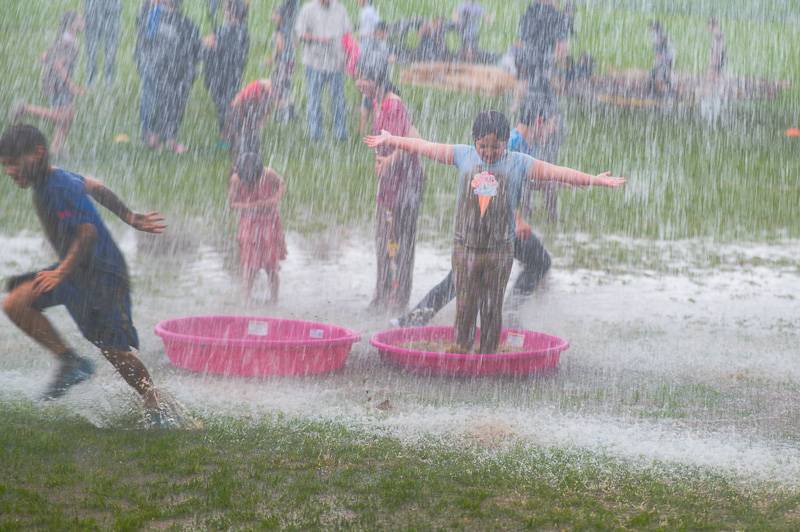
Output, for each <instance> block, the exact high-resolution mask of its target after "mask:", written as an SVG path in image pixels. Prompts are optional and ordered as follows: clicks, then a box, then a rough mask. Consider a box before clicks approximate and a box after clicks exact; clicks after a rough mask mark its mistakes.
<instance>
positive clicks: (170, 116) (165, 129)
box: [147, 80, 192, 140]
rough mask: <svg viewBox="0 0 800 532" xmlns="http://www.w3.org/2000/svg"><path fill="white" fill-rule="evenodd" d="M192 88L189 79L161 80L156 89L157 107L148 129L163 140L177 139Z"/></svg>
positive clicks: (151, 115) (152, 113)
mask: <svg viewBox="0 0 800 532" xmlns="http://www.w3.org/2000/svg"><path fill="white" fill-rule="evenodd" d="M191 88H192V84H191V83H190V82H189V81H178V82H175V81H166V80H165V81H159V82H158V83H157V84H156V90H155V109H154V110H153V111H152V112H151V113H150V125H149V127H148V128H147V129H148V130H149V131H152V132H153V133H155V134H156V135H158V137H159V138H160V139H161V140H175V139H176V138H177V137H178V129H180V125H181V122H182V121H183V113H184V112H185V111H186V103H187V101H188V99H189V91H190V90H191Z"/></svg>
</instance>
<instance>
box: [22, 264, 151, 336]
mask: <svg viewBox="0 0 800 532" xmlns="http://www.w3.org/2000/svg"><path fill="white" fill-rule="evenodd" d="M53 268H55V266H53V267H51V268H49V269H53ZM59 305H64V306H65V307H66V308H67V311H68V312H69V315H70V316H71V317H72V319H73V320H74V321H75V323H76V324H77V325H78V328H79V329H80V331H81V334H83V337H84V338H86V339H87V340H89V341H90V342H92V343H93V344H94V345H96V346H97V347H99V348H100V349H103V350H106V349H113V350H118V351H129V350H130V349H131V348H133V349H139V336H138V333H137V332H136V328H135V327H134V326H133V320H132V319H131V297H130V290H129V288H128V285H127V283H122V282H120V279H119V277H117V276H114V275H111V274H108V273H96V274H94V275H93V276H92V277H91V278H90V279H88V278H86V277H84V276H79V277H75V278H72V279H67V280H65V281H62V282H61V284H59V285H58V286H57V287H55V288H54V289H53V290H51V291H50V292H47V293H45V294H42V295H40V296H39V297H37V298H36V300H35V301H34V302H33V307H34V308H35V309H37V310H40V311H42V310H45V309H47V308H50V307H55V306H59Z"/></svg>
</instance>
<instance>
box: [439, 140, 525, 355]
mask: <svg viewBox="0 0 800 532" xmlns="http://www.w3.org/2000/svg"><path fill="white" fill-rule="evenodd" d="M453 154H454V159H453V164H454V165H455V166H456V167H457V168H458V170H459V174H460V175H459V183H458V196H457V206H456V220H455V224H454V225H455V234H454V248H453V273H454V276H455V286H456V322H455V334H456V341H457V343H458V345H459V347H460V348H461V349H462V350H464V351H467V352H469V351H471V350H472V348H473V343H474V338H475V324H476V322H477V317H478V314H479V313H480V319H481V344H480V348H479V350H480V352H481V353H493V352H495V351H496V350H497V347H498V343H499V340H500V331H501V329H502V312H503V294H504V293H505V287H506V284H507V283H508V279H509V276H510V275H511V267H512V265H513V262H514V236H515V234H514V212H515V211H516V209H517V206H518V204H519V201H520V198H521V196H522V193H523V191H524V189H525V183H526V182H527V180H528V177H527V175H528V170H529V169H530V167H531V165H532V164H534V162H535V160H534V159H533V158H532V157H530V156H527V155H524V154H521V153H512V152H506V153H505V154H504V155H503V156H502V157H501V158H500V159H499V160H498V161H496V162H494V163H492V164H486V163H484V162H483V161H482V160H481V158H480V156H479V155H478V152H477V151H476V150H475V148H474V147H473V146H465V145H457V146H455V148H454V150H453Z"/></svg>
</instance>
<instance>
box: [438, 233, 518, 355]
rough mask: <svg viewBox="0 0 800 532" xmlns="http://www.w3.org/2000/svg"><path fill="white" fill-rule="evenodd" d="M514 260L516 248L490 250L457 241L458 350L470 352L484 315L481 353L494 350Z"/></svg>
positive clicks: (501, 327)
mask: <svg viewBox="0 0 800 532" xmlns="http://www.w3.org/2000/svg"><path fill="white" fill-rule="evenodd" d="M513 264H514V248H513V244H511V243H509V244H507V245H506V246H505V247H502V248H498V249H491V250H484V249H474V248H468V247H466V246H461V245H456V246H455V247H454V248H453V275H454V277H455V284H456V321H455V340H456V343H457V344H458V347H459V350H460V351H461V352H464V353H470V352H472V350H473V347H474V344H475V330H476V328H475V326H476V325H477V322H478V314H480V318H481V338H480V348H479V349H478V352H479V353H495V352H497V347H498V346H499V345H500V333H501V332H502V330H503V295H504V293H505V291H506V284H508V278H509V276H510V275H511V266H512V265H513Z"/></svg>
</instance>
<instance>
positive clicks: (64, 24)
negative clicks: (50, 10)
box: [56, 11, 80, 39]
mask: <svg viewBox="0 0 800 532" xmlns="http://www.w3.org/2000/svg"><path fill="white" fill-rule="evenodd" d="M79 16H80V15H78V12H77V11H65V12H64V14H63V15H61V22H60V23H59V25H58V37H56V38H57V39H60V38H61V36H62V35H64V34H65V33H66V32H67V30H68V29H69V27H70V26H72V23H73V22H75V21H76V20H77V19H78V17H79Z"/></svg>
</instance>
